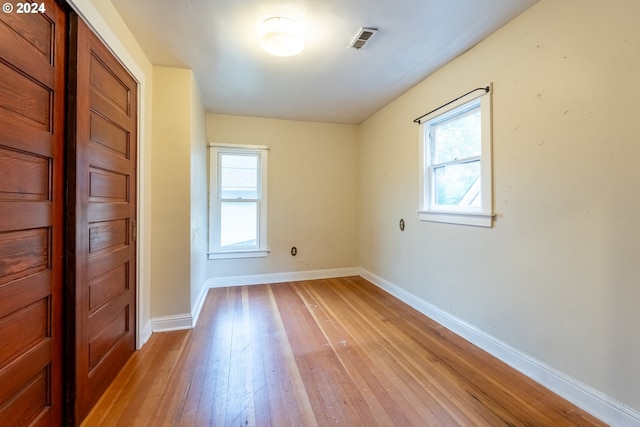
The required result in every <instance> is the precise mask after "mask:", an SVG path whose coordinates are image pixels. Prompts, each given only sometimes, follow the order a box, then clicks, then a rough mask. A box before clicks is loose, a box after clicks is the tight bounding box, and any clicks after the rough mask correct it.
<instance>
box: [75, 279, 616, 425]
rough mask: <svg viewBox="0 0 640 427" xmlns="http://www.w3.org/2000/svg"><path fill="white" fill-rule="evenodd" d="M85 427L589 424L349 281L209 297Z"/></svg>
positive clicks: (131, 370)
mask: <svg viewBox="0 0 640 427" xmlns="http://www.w3.org/2000/svg"><path fill="white" fill-rule="evenodd" d="M83 425H84V426H198V427H199V426H238V427H240V426H254V425H256V426H274V427H275V426H278V427H279V426H316V425H319V426H328V425H341V426H367V427H368V426H376V425H379V426H403V427H404V426H554V427H555V426H601V425H605V424H603V423H600V422H599V421H598V420H596V419H594V418H593V417H592V416H590V415H588V414H587V413H585V412H584V411H582V410H580V409H578V408H576V407H575V406H573V405H571V404H570V403H568V402H567V401H565V400H563V399H561V398H560V397H558V396H556V395H554V394H552V393H551V392H550V391H548V390H546V389H545V388H543V387H541V386H540V385H538V384H536V383H535V382H533V381H531V380H529V379H528V378H526V377H525V376H523V375H522V374H520V373H518V372H516V371H514V370H513V369H511V368H509V367H508V366H506V365H505V364H503V363H502V362H500V361H498V360H497V359H495V358H493V357H492V356H490V355H488V354H487V353H485V352H484V351H482V350H480V349H478V348H477V347H475V346H473V345H472V344H470V343H468V342H467V341H465V340H463V339H461V338H460V337H458V336H456V335H454V334H453V333H451V332H449V331H448V330H447V329H445V328H444V327H442V326H440V325H438V324H437V323H435V322H434V321H432V320H430V319H429V318H427V317H425V316H423V315H422V314H420V313H418V312H417V311H415V310H413V309H412V308H410V307H409V306H407V305H406V304H404V303H402V302H400V301H399V300H397V299H395V298H394V297H392V296H390V295H389V294H387V293H385V292H383V291H381V290H380V289H378V288H377V287H375V286H374V285H372V284H371V283H369V282H367V281H366V280H364V279H363V278H361V277H347V278H339V279H327V280H314V281H304V282H292V283H282V284H276V285H259V286H250V287H234V288H221V289H212V290H210V291H209V294H208V296H207V299H206V302H205V305H204V307H203V311H202V313H201V316H200V319H199V321H198V326H197V327H196V328H195V329H193V330H190V331H176V332H165V333H156V334H153V336H152V337H151V339H150V340H149V342H148V343H147V345H145V346H144V347H143V348H142V350H140V351H138V352H136V353H135V355H134V356H133V357H132V358H131V359H130V360H129V362H128V364H127V365H126V366H125V368H124V369H123V371H122V372H121V373H120V375H119V376H118V377H117V378H116V380H115V381H114V382H113V384H112V385H111V387H110V388H109V389H108V390H107V392H106V393H105V394H104V396H103V397H102V399H101V400H100V402H99V403H98V404H97V406H96V407H95V408H94V410H93V411H92V413H91V414H90V415H89V417H88V418H87V419H86V420H85V422H84V424H83Z"/></svg>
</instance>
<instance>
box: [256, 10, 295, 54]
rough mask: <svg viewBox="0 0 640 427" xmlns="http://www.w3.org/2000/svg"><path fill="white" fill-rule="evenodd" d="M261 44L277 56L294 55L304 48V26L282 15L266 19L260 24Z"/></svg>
mask: <svg viewBox="0 0 640 427" xmlns="http://www.w3.org/2000/svg"><path fill="white" fill-rule="evenodd" d="M258 33H259V35H260V46H262V49H264V50H265V51H266V52H267V53H270V54H271V55H275V56H294V55H297V54H299V53H300V52H302V50H303V49H304V31H303V29H302V26H301V25H300V24H299V23H298V22H296V21H294V20H293V19H290V18H284V17H281V16H278V17H273V18H269V19H266V20H264V21H263V22H261V23H260V25H258Z"/></svg>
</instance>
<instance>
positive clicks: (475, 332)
mask: <svg viewBox="0 0 640 427" xmlns="http://www.w3.org/2000/svg"><path fill="white" fill-rule="evenodd" d="M360 276H362V277H364V278H365V279H367V280H368V281H370V282H371V283H373V284H374V285H376V286H378V287H379V288H381V289H383V290H385V291H387V292H388V293H390V294H391V295H393V296H395V297H396V298H398V299H399V300H401V301H403V302H404V303H406V304H408V305H410V306H411V307H413V308H415V309H416V310H418V311H420V312H421V313H422V314H424V315H426V316H428V317H430V318H431V319H433V320H435V321H436V322H438V323H440V324H441V325H442V326H444V327H446V328H447V329H449V330H451V331H452V332H454V333H456V334H457V335H460V336H461V337H462V338H464V339H466V340H467V341H470V342H472V343H473V344H475V345H476V346H478V347H480V348H481V349H483V350H485V351H486V352H488V353H490V354H492V355H493V356H495V357H497V358H498V359H500V360H502V361H503V362H505V363H506V364H507V365H509V366H511V367H513V368H515V369H517V370H518V371H520V372H522V373H523V374H525V375H526V376H528V377H529V378H531V379H533V380H534V381H536V382H537V383H539V384H541V385H543V386H544V387H546V388H548V389H549V390H551V391H553V392H554V393H556V394H558V395H559V396H562V397H563V398H565V399H567V400H568V401H569V402H571V403H573V404H574V405H576V406H578V407H579V408H582V409H584V410H585V411H587V412H589V413H590V414H592V415H593V416H595V417H596V418H598V419H600V420H602V421H604V422H606V423H608V424H610V425H611V426H614V427H640V413H639V412H637V411H635V410H633V409H631V408H629V407H627V406H625V405H623V404H621V403H620V402H617V401H615V400H614V399H612V398H610V397H609V396H606V395H604V394H602V393H601V392H599V391H598V390H595V389H593V388H591V387H589V386H587V385H585V384H582V383H581V382H579V381H577V380H576V379H574V378H571V377H569V376H567V375H565V374H563V373H561V372H558V371H556V370H555V369H553V368H552V367H551V366H549V365H547V364H545V363H543V362H540V361H538V360H536V359H534V358H532V357H530V356H528V355H526V354H524V353H522V352H520V351H518V350H516V349H515V348H513V347H511V346H509V345H508V344H506V343H504V342H502V341H500V340H498V339H497V338H495V337H493V336H491V335H489V334H487V333H486V332H484V331H481V330H479V329H477V328H476V327H474V326H472V325H470V324H468V323H467V322H465V321H464V320H462V319H459V318H457V317H455V316H453V315H451V314H449V313H447V312H445V311H442V310H440V309H439V308H437V307H435V306H433V305H431V304H429V303H428V302H426V301H424V300H422V299H420V298H418V297H416V296H415V295H413V294H411V293H409V292H407V291H405V290H404V289H402V288H400V287H398V286H396V285H395V284H393V283H391V282H389V281H387V280H385V279H383V278H381V277H379V276H377V275H375V274H373V273H371V272H370V271H367V270H365V269H360Z"/></svg>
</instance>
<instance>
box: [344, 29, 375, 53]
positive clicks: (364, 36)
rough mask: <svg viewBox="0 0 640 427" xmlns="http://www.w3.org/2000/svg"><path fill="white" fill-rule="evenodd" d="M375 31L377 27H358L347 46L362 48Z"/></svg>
mask: <svg viewBox="0 0 640 427" xmlns="http://www.w3.org/2000/svg"><path fill="white" fill-rule="evenodd" d="M377 31H378V29H377V28H360V30H358V33H357V34H356V36H355V37H354V38H353V41H352V42H351V43H350V44H349V47H352V48H354V49H362V48H363V47H364V45H366V44H367V43H368V42H369V40H371V37H373V35H374V34H375V33H376V32H377Z"/></svg>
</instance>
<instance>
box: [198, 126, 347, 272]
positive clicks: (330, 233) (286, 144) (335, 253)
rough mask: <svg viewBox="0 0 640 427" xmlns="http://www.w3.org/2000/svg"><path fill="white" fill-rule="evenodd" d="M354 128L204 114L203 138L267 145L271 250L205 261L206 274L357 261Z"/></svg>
mask: <svg viewBox="0 0 640 427" xmlns="http://www.w3.org/2000/svg"><path fill="white" fill-rule="evenodd" d="M357 132H358V128H357V127H356V126H349V125H335V124H322V123H310V122H299V121H287V120H273V119H259V118H251V117H238V116H226V115H216V114H209V115H207V137H208V140H209V142H215V143H231V144H257V145H267V146H269V148H270V151H269V166H268V173H269V177H268V217H269V219H268V244H269V248H270V249H271V252H270V253H269V256H268V257H267V258H254V259H242V260H212V261H209V264H208V274H209V277H224V276H237V275H243V276H244V275H252V274H269V273H282V272H298V271H310V270H324V269H335V268H348V267H355V266H357V261H358V259H357V253H358V250H357V244H358V242H357V193H358V192H357V154H358V153H357ZM292 246H296V247H297V249H298V255H297V256H295V257H292V256H291V254H290V250H291V247H292Z"/></svg>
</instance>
